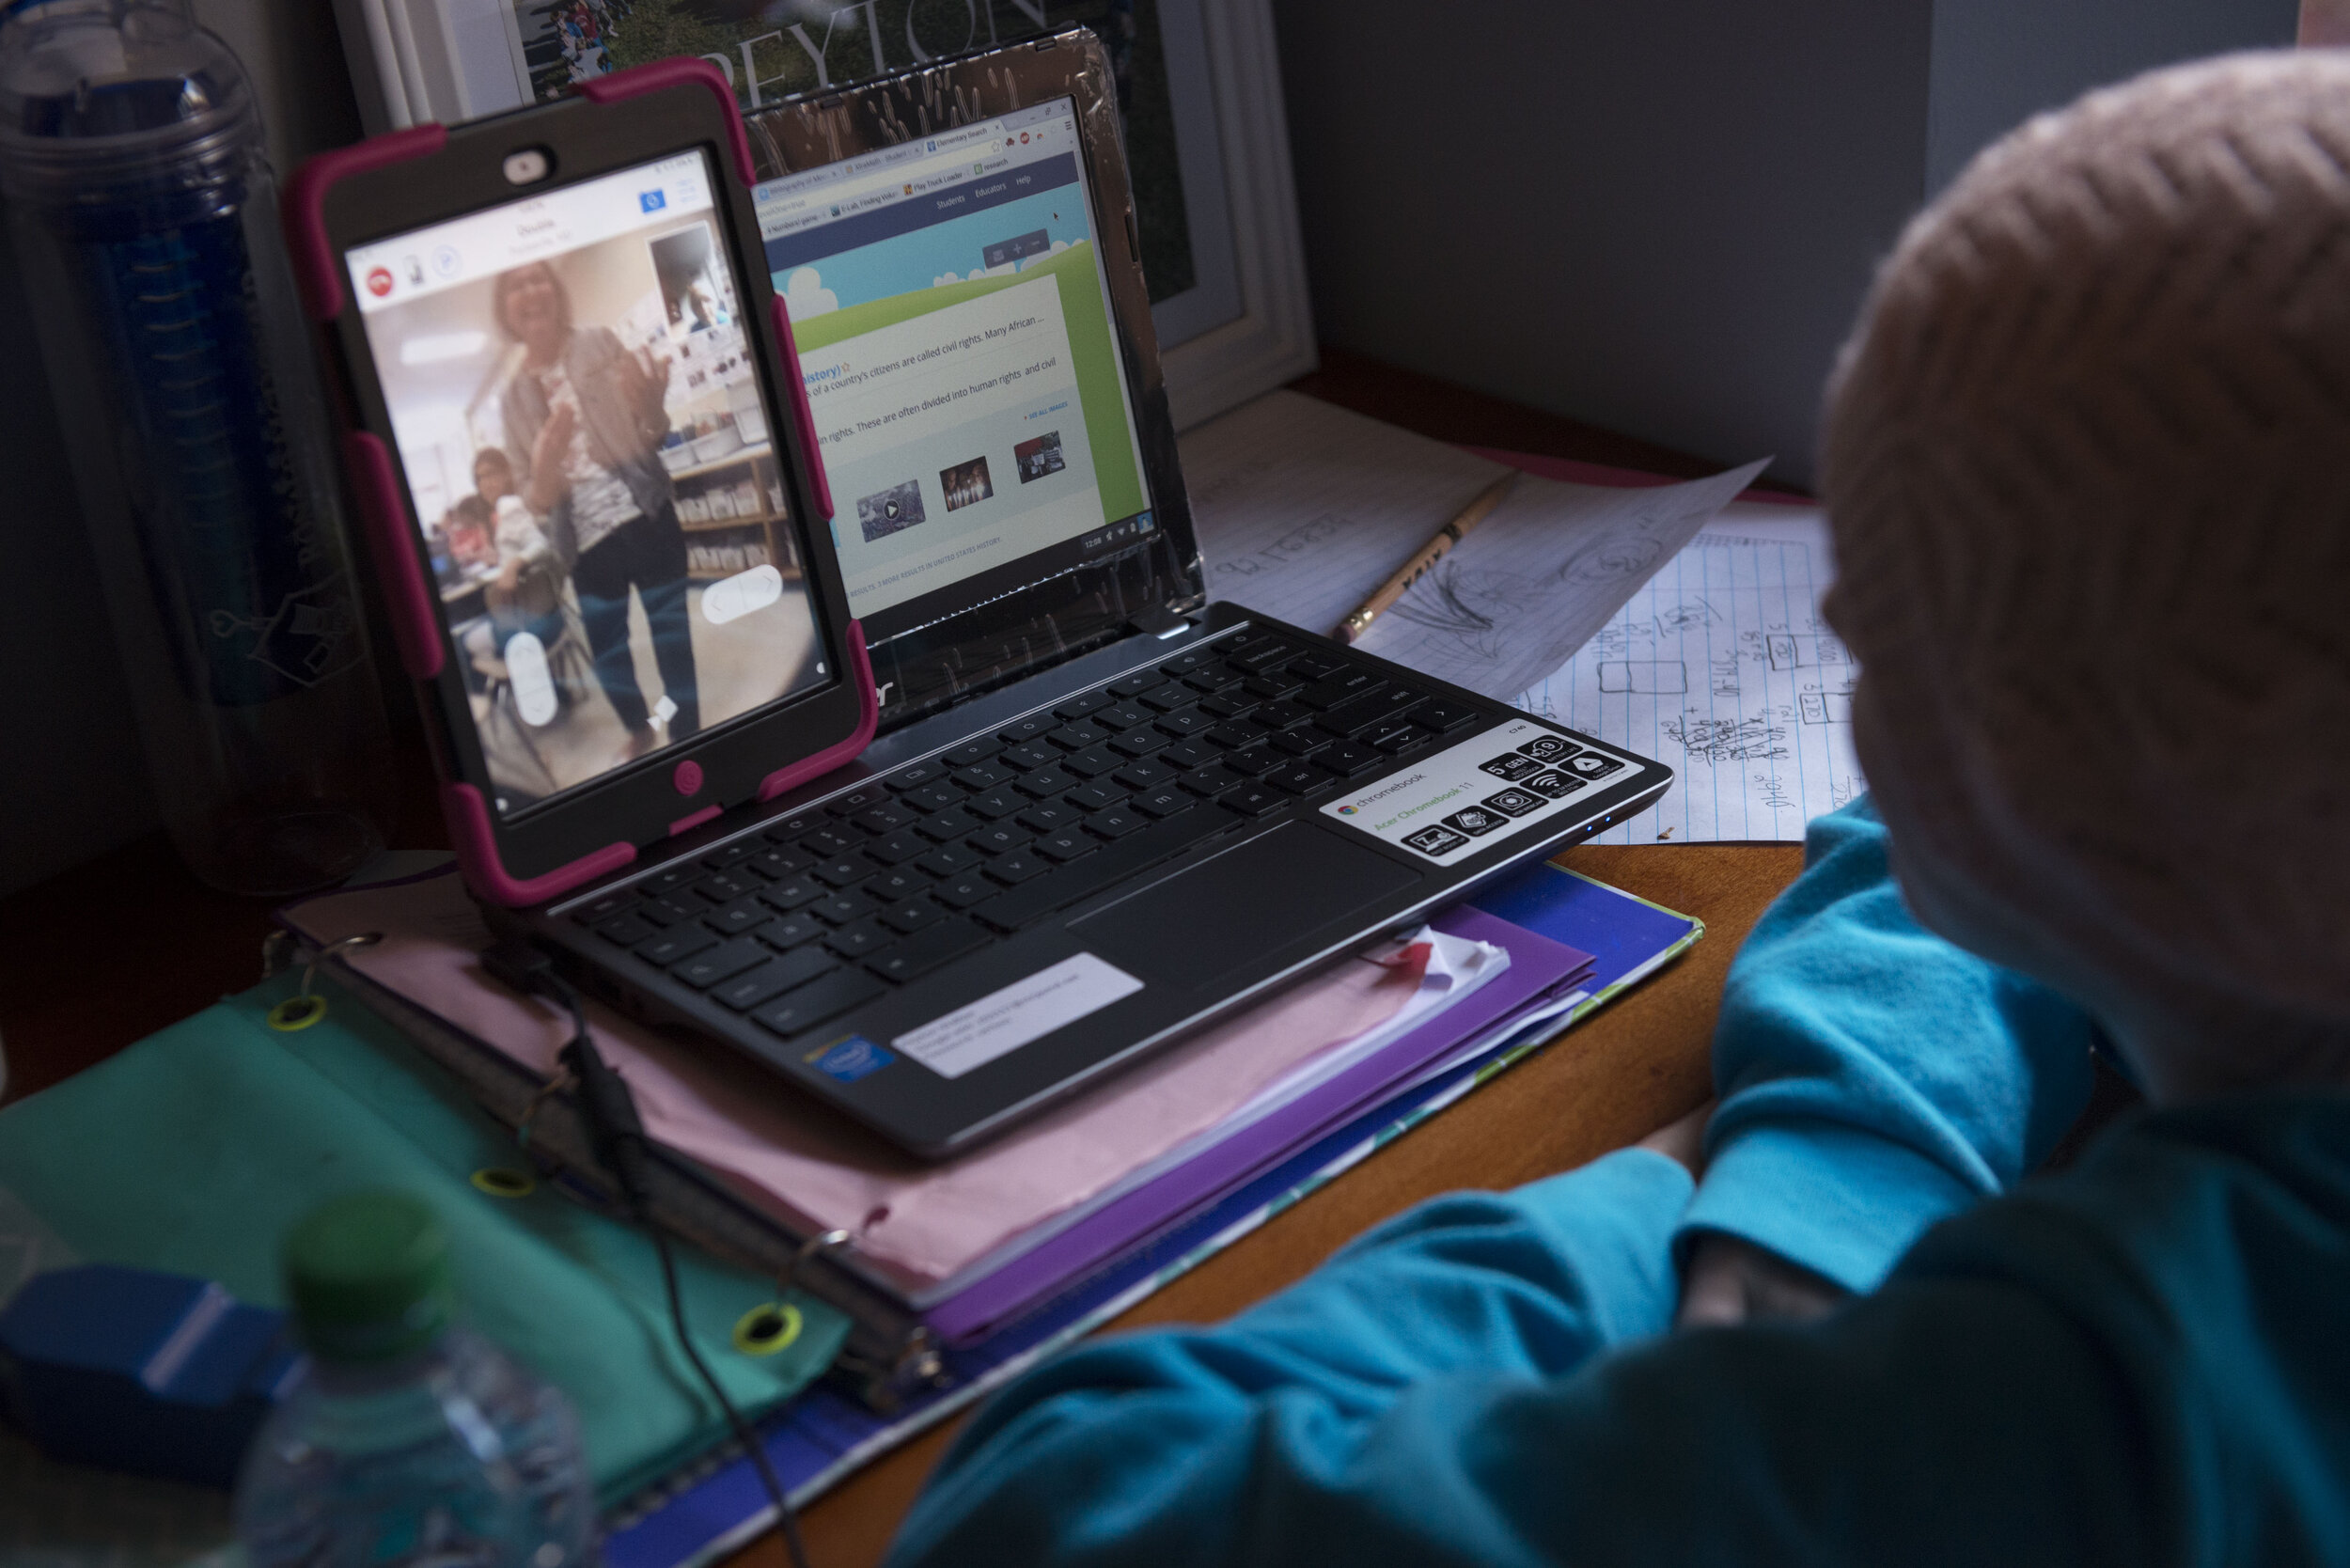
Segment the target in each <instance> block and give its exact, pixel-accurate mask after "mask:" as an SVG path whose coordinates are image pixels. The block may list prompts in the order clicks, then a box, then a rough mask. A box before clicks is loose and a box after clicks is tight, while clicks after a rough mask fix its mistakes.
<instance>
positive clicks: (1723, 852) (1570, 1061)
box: [0, 351, 1801, 1568]
mask: <svg viewBox="0 0 2350 1568" xmlns="http://www.w3.org/2000/svg"><path fill="white" fill-rule="evenodd" d="M1296 387H1297V389H1298V390H1300V391H1303V392H1308V393H1311V394H1313V395H1314V396H1316V397H1321V398H1326V399H1328V400H1331V401H1333V402H1337V403H1340V404H1343V405H1345V406H1347V407H1350V408H1354V409H1356V410H1359V411H1360V412H1362V413H1365V414H1369V415H1371V416H1375V417H1378V418H1382V419H1387V420H1388V421H1390V422H1392V423H1395V424H1399V425H1402V426H1405V427H1407V428H1409V429H1413V430H1417V431H1421V432H1422V433H1424V434H1427V435H1430V436H1434V437H1435V438H1437V439H1439V440H1445V441H1454V442H1462V443H1467V444H1474V445H1479V446H1487V447H1506V448H1511V449H1514V450H1519V451H1528V452H1535V453H1540V454H1543V455H1545V456H1552V457H1564V458H1575V459H1579V460H1581V461H1584V462H1587V463H1611V464H1615V465H1618V466H1621V467H1627V468H1642V469H1647V470H1649V471H1651V472H1653V473H1662V474H1669V475H1673V476H1675V477H1683V478H1688V477H1696V476H1698V475H1700V474H1704V473H1708V472H1711V471H1713V465H1710V464H1707V463H1703V462H1702V461H1700V460H1697V459H1693V458H1689V457H1687V456H1685V455H1683V454H1680V453H1676V452H1671V451H1668V450H1665V449H1663V448H1660V447H1651V446H1649V445H1647V444H1645V443H1642V442H1637V441H1633V440H1630V439H1627V438H1624V437H1620V436H1614V435H1610V434H1607V433H1606V432H1604V431H1594V430H1591V429H1590V428H1589V427H1586V426H1582V425H1577V424H1575V423H1573V422H1571V421H1568V420H1564V419H1560V418H1558V417H1555V416H1550V415H1545V414H1542V413H1539V412H1537V411H1535V410H1531V409H1528V408H1524V407H1521V406H1519V405H1517V404H1512V403H1506V402H1502V401H1500V400H1496V399H1492V398H1488V397H1485V396H1483V395H1481V394H1479V393H1474V392H1470V391H1468V390H1466V389H1465V388H1462V387H1457V386H1452V385H1449V384H1444V383H1441V382H1436V381H1433V380H1430V379H1429V378H1426V377H1423V376H1418V375H1415V374H1412V373H1410V372H1408V371H1402V370H1398V369H1395V368H1392V367H1388V366H1383V365H1379V364H1377V363H1375V362H1372V361H1370V360H1365V359H1362V358H1360V357H1358V356H1355V355H1353V354H1348V353H1343V352H1339V351H1326V352H1325V353H1324V368H1322V369H1321V370H1319V371H1317V372H1315V373H1314V374H1312V375H1309V376H1307V377H1305V378H1304V379H1303V380H1301V381H1299V382H1297V383H1296ZM405 792H406V800H407V806H408V809H407V813H406V816H405V818H404V820H403V822H402V823H401V827H400V830H399V833H398V835H397V836H396V837H397V839H398V841H399V842H400V843H403V844H409V845H431V844H438V843H440V842H442V841H443V840H442V839H441V837H440V827H439V823H437V822H436V821H434V820H432V818H431V815H430V810H431V807H430V799H431V797H430V790H429V780H428V779H426V778H425V777H424V776H422V775H421V774H418V775H417V776H415V777H414V778H412V779H408V780H406V781H405ZM1800 860H1801V856H1800V852H1799V850H1798V849H1797V847H1796V846H1795V845H1793V844H1656V845H1632V846H1622V847H1610V846H1598V845H1586V846H1585V847H1583V848H1581V849H1577V850H1574V851H1571V852H1570V854H1569V858H1568V862H1567V863H1568V864H1570V865H1572V866H1574V867H1575V870H1580V871H1583V872H1585V873H1587V874H1589V875H1591V876H1595V877H1598V878H1599V879H1600V880H1602V881H1604V882H1608V883H1612V884H1614V885H1615V886H1619V887H1622V888H1625V889H1628V890H1629V891H1631V892H1635V893H1637V894H1639V895H1641V896H1642V897H1644V898H1648V899H1653V900H1654V901H1655V902H1658V903H1661V904H1664V905H1666V906H1667V907H1669V908H1672V909H1677V910H1681V911H1683V912H1684V913H1686V914H1690V915H1695V916H1697V917H1699V918H1700V919H1702V920H1703V921H1704V922H1705V927H1706V935H1705V940H1704V941H1702V942H1700V943H1699V944H1698V946H1697V948H1696V949H1694V950H1693V951H1692V952H1690V953H1689V954H1688V955H1687V956H1686V957H1684V958H1683V959H1682V960H1681V961H1680V962H1679V963H1678V964H1674V965H1673V966H1672V967H1671V968H1669V969H1668V970H1666V971H1665V972H1664V973H1663V974H1661V975H1658V976H1656V977H1655V978H1653V979H1652V980H1649V981H1648V982H1647V983H1646V984H1645V985H1643V986H1641V987H1639V988H1638V989H1637V990H1636V991H1634V992H1632V993H1631V994H1630V995H1628V996H1624V997H1622V999H1620V1000H1619V1001H1617V1002H1616V1003H1615V1004H1614V1005H1613V1006H1611V1007H1609V1008H1607V1009H1606V1010H1604V1011H1601V1012H1600V1013H1598V1014H1597V1015H1596V1016H1594V1017H1593V1018H1591V1019H1590V1021H1589V1022H1587V1023H1585V1024H1584V1025H1582V1026H1581V1027H1578V1028H1576V1029H1575V1031H1574V1032H1573V1033H1571V1034H1569V1035H1568V1036H1566V1037H1565V1038H1564V1039H1563V1040H1561V1041H1560V1042H1559V1043H1558V1044H1557V1045H1555V1046H1553V1047H1551V1048H1550V1049H1548V1050H1546V1051H1543V1052H1542V1053H1540V1054H1538V1055H1537V1056H1535V1057H1534V1058H1531V1059H1529V1060H1528V1061H1526V1062H1525V1063H1523V1064H1521V1065H1520V1066H1519V1067H1517V1068H1516V1069H1515V1070H1513V1071H1512V1073H1511V1074H1509V1075H1508V1076H1507V1077H1505V1078H1503V1079H1502V1080H1500V1082H1499V1083H1497V1084H1496V1085H1495V1086H1494V1087H1493V1088H1491V1089H1489V1090H1484V1091H1482V1092H1481V1093H1478V1094H1474V1095H1471V1096H1470V1097H1469V1098H1468V1099H1467V1100H1465V1101H1464V1102H1462V1103H1461V1104H1460V1105H1456V1106H1454V1107H1453V1108H1451V1109H1450V1110H1448V1111H1446V1112H1445V1113H1444V1114H1443V1115H1442V1116H1440V1117H1437V1118H1435V1119H1434V1121H1431V1122H1429V1123H1428V1124H1427V1125H1425V1126H1423V1127H1421V1128H1419V1129H1418V1130H1417V1131H1415V1132H1413V1133H1412V1134H1410V1135H1408V1136H1407V1137H1403V1138H1402V1139H1399V1140H1398V1141H1397V1142H1395V1143H1393V1144H1390V1145H1389V1146H1388V1147H1387V1148H1386V1149H1384V1150H1382V1151H1381V1152H1379V1153H1378V1154H1377V1155H1376V1156H1375V1157H1374V1158H1372V1159H1371V1160H1370V1161H1368V1162H1366V1163H1365V1164H1364V1165H1362V1166H1361V1167H1359V1168H1356V1169H1355V1170H1354V1171H1351V1172H1349V1173H1348V1174H1347V1175H1346V1176H1345V1177H1343V1178H1342V1179H1340V1181H1338V1182H1335V1183H1333V1184H1331V1185H1329V1186H1328V1187H1325V1188H1324V1189H1323V1190H1322V1191H1321V1192H1319V1193H1316V1194H1315V1195H1314V1196H1313V1197H1311V1198H1309V1199H1308V1200H1305V1201H1304V1202H1302V1203H1299V1204H1298V1205H1296V1206H1295V1207H1294V1208H1293V1209H1290V1210H1289V1211H1287V1212H1286V1213H1284V1214H1283V1215H1280V1216H1279V1217H1278V1218H1277V1219H1275V1220H1274V1221H1272V1222H1271V1223H1270V1224H1268V1225H1266V1226H1265V1227H1263V1228H1262V1229H1261V1230H1260V1231H1256V1232H1255V1233H1254V1234H1252V1235H1250V1236H1248V1237H1246V1239H1245V1240H1243V1241H1241V1242H1240V1243H1238V1244H1237V1245H1235V1246H1234V1247H1231V1248H1230V1249H1229V1250H1228V1251H1226V1252H1224V1253H1222V1254H1219V1255H1218V1256H1217V1257H1215V1258H1214V1259H1212V1260H1210V1261H1209V1262H1206V1263H1204V1264H1202V1265H1201V1266H1200V1267H1199V1268H1198V1269H1197V1270H1195V1271H1194V1272H1192V1273H1191V1274H1189V1275H1187V1276H1185V1277H1184V1278H1182V1279H1179V1280H1177V1281H1176V1282H1175V1283H1174V1284H1172V1285H1170V1286H1169V1287H1168V1288H1167V1289H1166V1290H1164V1291H1162V1292H1160V1293H1159V1294H1157V1295H1155V1296H1152V1298H1151V1299H1150V1300H1148V1301H1146V1302H1144V1303H1143V1304H1142V1305H1141V1306H1139V1307H1137V1308H1136V1309H1134V1310H1133V1311H1132V1312H1130V1313H1128V1314H1127V1315H1126V1316H1125V1317H1124V1318H1122V1319H1120V1323H1119V1325H1120V1326H1122V1327H1125V1326H1134V1325H1141V1324H1148V1323H1163V1322H1205V1321H1214V1320H1216V1319H1220V1318H1223V1317H1226V1316H1228V1315H1230V1313H1231V1312H1233V1311H1235V1310H1237V1309H1239V1308H1241V1307H1244V1306H1246V1305H1247V1304H1248V1303H1249V1302H1251V1301H1254V1300H1256V1299H1257V1298H1258V1297H1260V1296H1261V1295H1263V1294H1266V1293H1268V1292H1270V1291H1273V1290H1276V1289H1278V1288H1279V1287H1280V1286H1282V1285H1284V1284H1287V1283H1288V1282H1290V1281H1291V1280H1293V1279H1295V1278H1298V1277H1300V1276H1301V1275H1303V1274H1305V1273H1306V1272H1307V1271H1308V1269H1310V1268H1312V1267H1313V1265H1314V1264H1315V1263H1317V1262H1320V1261H1321V1260H1322V1259H1323V1258H1324V1257H1326V1256H1328V1255H1329V1254H1330V1253H1331V1252H1332V1251H1333V1250H1335V1249H1336V1248H1337V1247H1339V1246H1340V1244H1341V1243H1343V1242H1345V1241H1346V1240H1347V1239H1348V1238H1349V1237H1351V1236H1354V1235H1355V1234H1356V1233H1357V1232H1359V1231H1363V1230H1364V1229H1366V1228H1367V1227H1369V1226H1371V1225H1373V1224H1376V1223H1377V1222H1378V1221H1379V1220H1381V1219H1383V1218H1385V1217H1386V1216H1387V1215H1391V1214H1394V1213H1396V1212H1397V1211H1398V1210H1401V1209H1403V1208H1406V1207H1408V1206H1409V1205H1411V1204H1413V1203H1416V1202H1418V1201H1419V1200H1421V1199H1423V1198H1428V1197H1431V1196H1434V1194H1437V1193H1441V1192H1446V1191H1450V1190H1453V1189H1455V1188H1460V1187H1504V1186H1512V1185H1515V1184H1519V1183H1523V1182H1528V1181H1531V1180H1533V1179H1535V1178H1536V1177H1539V1176H1543V1175H1547V1174H1549V1173H1551V1172H1553V1171H1559V1170H1564V1169H1568V1168H1572V1167H1575V1166H1577V1165H1580V1164H1582V1163H1584V1162H1585V1161H1587V1160H1590V1159H1591V1158H1593V1157H1595V1156H1596V1155H1598V1154H1601V1153H1604V1152H1606V1151H1607V1150H1610V1149H1614V1148H1619V1147H1621V1146H1622V1145H1624V1144H1626V1143H1629V1142H1631V1141H1633V1140H1634V1139H1636V1138H1637V1137H1641V1136H1642V1135H1644V1134H1646V1133H1648V1132H1650V1131H1653V1129H1655V1128H1657V1127H1660V1126H1662V1125H1663V1124H1664V1123H1666V1122H1667V1121H1671V1120H1672V1119H1673V1118H1675V1117H1677V1116H1679V1115H1681V1114H1682V1113H1683V1112H1684V1111H1686V1110H1688V1109H1689V1108H1690V1107H1692V1106H1693V1105H1696V1104H1697V1103H1698V1101H1699V1100H1700V1099H1701V1098H1703V1096H1704V1094H1705V1092H1706V1090H1707V1070H1706V1048H1707V1043H1708V1041H1709V1039H1710V1037H1711V1035H1712V1032H1713V1023H1714V1011H1715V1004H1716V999H1717V998H1718V997H1719V996H1720V994H1721V981H1722V972H1723V970H1724V969H1725V968H1727V967H1728V965H1729V963H1730V960H1731V955H1732V954H1734V953H1735V952H1736V951H1737V949H1738V946H1739V944H1740V943H1741V942H1743V941H1744V940H1745V938H1746V933H1747V928H1748V927H1749V926H1751V925H1752V924H1753V923H1754V920H1755V917H1757V916H1758V915H1760V914H1761V913H1762V912H1763V906H1764V905H1765V904H1767V903H1768V902H1770V900H1771V898H1772V897H1773V895H1775V894H1776V893H1777V892H1778V890H1779V888H1781V887H1783V886H1786V884H1787V883H1788V882H1789V881H1790V880H1791V879H1793V877H1794V874H1795V871H1796V870H1797V869H1798V866H1799V865H1800ZM268 923H269V912H268V908H267V906H266V905H265V904H262V903H258V902H250V901H244V900H237V899H230V898H227V897H224V896H222V895H219V894H215V893H212V892H210V891H209V890H207V889H205V888H204V887H202V886H199V885H198V884H197V883H196V881H195V879H194V878H192V877H190V876H189V875H188V874H187V872H186V871H185V870H182V869H181V868H180V865H179V863H178V862H177V861H176V860H175V859H174V858H173V857H172V855H171V852H170V850H169V848H168V847H167V846H166V845H165V844H164V841H163V839H162V838H161V837H160V836H159V835H158V836H152V837H149V838H147V839H139V840H136V841H134V842H133V843H131V844H129V845H127V846H125V847H124V848H122V849H120V850H117V851H115V852H113V853H111V854H108V855H102V856H101V857H100V858H99V859H97V860H95V861H93V862H91V863H89V864H88V865H86V866H84V867H81V868H78V869H76V870H73V871H71V872H68V873H66V874H64V875H62V876H59V877H56V878H54V879H52V880H51V881H49V882H47V883H44V884H41V885H39V886H35V887H32V888H28V889H26V890H25V891H24V892H21V893H18V894H15V895H13V896H11V897H9V898H7V899H5V900H0V1048H5V1050H6V1051H7V1054H8V1098H11V1099H13V1098H16V1097H17V1096H19V1095H22V1094H25V1093H29V1092H31V1091H32V1090H37V1089H39V1088H41V1087H43V1086H45V1085H47V1084H51V1083H54V1082H55V1081H57V1080H58V1079H60V1078H64V1077H67V1076H69V1075H71V1074H73V1073H76V1072H79V1071H80V1070H81V1069H83V1068H84V1067H86V1066H88V1065H90V1064H91V1063H92V1062H95V1061H98V1060H100V1059H102V1058H104V1057H106V1056H109V1055H111V1054H112V1053H113V1052H115V1051H118V1050H119V1049H121V1048H122V1047H123V1046H125V1045H127V1044H129V1043H132V1042H133V1041H134V1040H137V1039H140V1038H141V1037H143V1036H145V1035H147V1034H149V1033H152V1032H153V1031H154V1030H156V1029H158V1028H161V1027H164V1025H166V1024H168V1023H171V1022H172V1021H173V1020H175V1019H178V1018H180V1017H183V1016H185V1015H186V1014H188V1013H190V1012H193V1011H196V1009H197V1008H200V1007H203V1006H205V1005H207V1004H208V1003H210V1002H211V1001H213V1000H215V999H216V998H218V997H219V996H222V995H224V994H226V993H227V992H231V991H236V990H240V989H243V987H244V986H247V985H250V984H251V983H253V982H254V981H255V980H257V979H258V978H259V973H260V957H259V954H260V942H261V938H262V935H263V934H264V933H265V932H266V931H267V929H268ZM951 1431H952V1428H951V1427H949V1428H948V1429H945V1430H942V1431H940V1432H936V1433H932V1434H931V1435H928V1436H926V1437H924V1438H922V1439H920V1440H918V1441H917V1442H915V1443H913V1444H910V1445H908V1446H907V1447H906V1448H904V1449H901V1450H899V1451H897V1452H896V1453H893V1454H891V1455H889V1456H887V1457H886V1458H885V1459H883V1460H881V1461H880V1462H878V1463H877V1464H875V1465H873V1466H870V1467H869V1468H868V1469H866V1470H865V1471H863V1472H862V1473H860V1474H859V1475H857V1476H856V1477H854V1479H852V1480H851V1481H849V1482H847V1483H845V1484H844V1485H842V1486H841V1487H839V1488H838V1489H837V1490H836V1491H834V1492H833V1493H832V1494H831V1495H829V1496H828V1497H824V1498H823V1499H822V1500H821V1501H819V1502H818V1503H817V1504H816V1505H815V1506H814V1507H813V1508H811V1509H810V1510H809V1511H808V1513H807V1521H806V1529H807V1542H808V1550H809V1554H810V1556H811V1557H812V1558H813V1560H815V1562H816V1563H817V1564H819V1565H820V1568H858V1565H862V1564H866V1563H870V1562H873V1561H876V1560H879V1558H880V1556H881V1553H882V1550H883V1548H884V1546H885V1544H887V1542H888V1539H889V1536H890V1533H891V1531H892V1530H893V1529H895V1527H896V1524H897V1521H898V1519H899V1518H900V1516H901V1514H903V1513H904V1512H905V1509H906V1506H907V1504H908V1503H909V1502H910V1501H911V1500H912V1499H913V1497H914V1494H915V1492H916V1490H917V1488H918V1487H919V1486H920V1484H921V1482H922V1478H923V1476H924V1475H925V1474H926V1473H927V1472H928V1471H929V1469H930V1467H931V1466H932V1464H933V1463H935V1461H936V1459H937V1457H938V1454H939V1451H940V1450H941V1448H942V1447H943V1446H944V1444H945V1443H946V1441H947V1439H948V1435H949V1434H950V1433H951ZM784 1560H785V1558H784V1552H783V1548H782V1544H781V1542H780V1541H779V1540H778V1539H777V1538H776V1537H774V1536H772V1535H770V1536H768V1537H766V1538H763V1539H761V1540H760V1541H758V1542H756V1543H754V1544H752V1545H750V1546H749V1547H747V1548H745V1549H744V1551H743V1552H742V1553H741V1554H739V1555H738V1556H737V1558H736V1559H735V1562H736V1563H737V1564H739V1565H741V1568H773V1565H778V1564H781V1563H783V1562H784Z"/></svg>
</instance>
